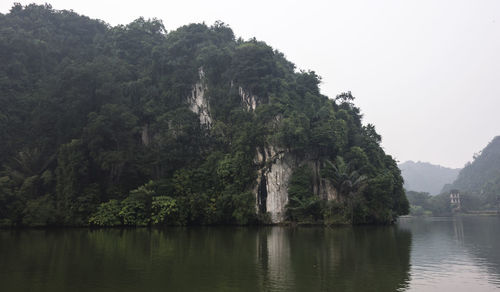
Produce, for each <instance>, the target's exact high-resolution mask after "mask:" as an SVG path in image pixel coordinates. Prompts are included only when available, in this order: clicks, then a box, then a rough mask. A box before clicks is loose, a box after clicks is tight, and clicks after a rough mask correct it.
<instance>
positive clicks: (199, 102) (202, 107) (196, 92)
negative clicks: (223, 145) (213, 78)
mask: <svg viewBox="0 0 500 292" xmlns="http://www.w3.org/2000/svg"><path fill="white" fill-rule="evenodd" d="M199 76H200V81H198V82H197V83H196V84H195V85H194V86H193V90H191V95H190V96H188V97H187V100H188V103H189V109H190V110H191V111H192V112H194V113H196V114H198V115H199V116H200V123H201V124H202V125H206V126H207V127H210V126H211V125H212V117H211V116H210V107H209V104H208V99H207V97H206V95H205V93H206V91H207V85H206V80H205V73H204V72H203V68H200V70H199Z"/></svg>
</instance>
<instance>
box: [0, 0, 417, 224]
mask: <svg viewBox="0 0 500 292" xmlns="http://www.w3.org/2000/svg"><path fill="white" fill-rule="evenodd" d="M0 52H1V53H0V64H2V66H0V141H1V143H0V225H4V226H11V225H14V226H19V225H29V226H44V225H71V226H80V225H98V226H115V225H129V226H137V225H155V224H175V225H185V224H248V223H256V222H264V223H265V222H283V221H300V222H304V221H307V222H326V223H385V222H392V221H393V220H394V219H395V218H396V217H397V216H398V215H400V214H404V213H406V212H407V211H408V202H407V200H406V197H405V195H404V191H403V186H402V184H403V181H402V178H401V175H400V171H399V169H398V167H397V165H396V162H395V161H394V160H393V159H392V157H391V156H389V155H386V154H385V153H384V151H383V150H382V149H381V147H380V141H381V137H380V136H379V135H378V134H377V133H376V131H375V128H374V126H372V125H366V126H363V125H362V123H361V114H360V110H359V108H357V107H356V106H355V105H354V104H353V99H354V98H353V97H352V95H351V94H350V93H343V94H340V95H339V96H338V97H337V98H336V99H329V98H327V97H326V96H324V95H322V94H321V93H320V91H319V88H318V84H319V83H320V78H319V77H318V76H317V75H316V74H315V73H314V72H311V71H308V72H305V71H297V70H296V69H295V66H294V64H292V63H291V62H289V61H287V60H286V59H285V57H284V55H283V54H282V53H280V52H277V51H275V50H273V49H272V48H271V47H269V46H268V45H266V44H265V43H264V42H261V41H257V40H255V39H251V40H248V41H244V40H242V39H236V38H235V36H234V34H233V31H232V30H231V29H230V28H229V27H228V26H227V25H225V24H223V23H220V22H216V23H215V24H214V25H212V26H206V25H205V24H190V25H186V26H183V27H181V28H179V29H177V30H175V31H171V32H166V31H165V29H164V26H163V24H162V22H161V21H159V20H157V19H152V20H145V19H143V18H139V19H137V20H135V21H133V22H132V23H130V24H128V25H120V26H115V27H112V26H110V25H108V24H106V23H104V22H102V21H99V20H92V19H89V18H88V17H85V16H81V15H78V14H76V13H74V12H72V11H58V10H54V9H52V8H51V7H50V6H49V5H45V6H37V5H29V6H26V7H23V6H21V5H20V4H15V5H14V6H13V8H12V9H11V11H10V12H9V13H8V14H0Z"/></svg>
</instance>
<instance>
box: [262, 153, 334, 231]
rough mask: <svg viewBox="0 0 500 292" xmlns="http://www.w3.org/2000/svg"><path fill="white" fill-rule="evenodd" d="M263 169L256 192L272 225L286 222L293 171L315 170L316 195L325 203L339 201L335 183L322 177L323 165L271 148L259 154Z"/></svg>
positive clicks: (314, 185)
mask: <svg viewBox="0 0 500 292" xmlns="http://www.w3.org/2000/svg"><path fill="white" fill-rule="evenodd" d="M255 160H256V161H255V162H256V163H257V164H259V165H262V166H263V167H262V168H261V169H260V170H259V174H258V178H257V187H256V188H255V189H254V194H255V198H256V209H257V212H259V213H261V214H262V213H268V214H269V217H270V219H271V222H272V223H280V222H284V221H285V219H286V205H287V204H288V183H289V180H290V177H291V176H292V174H293V170H294V169H296V168H297V167H300V166H302V165H307V166H309V167H310V168H311V169H312V170H313V181H314V183H313V192H314V194H315V195H317V196H319V197H320V198H321V199H323V200H336V199H337V192H336V191H335V188H333V186H332V185H331V183H330V182H329V181H327V180H325V179H323V178H321V176H320V172H319V171H320V162H319V161H314V160H311V159H307V158H299V157H297V156H296V155H295V154H293V153H290V152H288V151H285V150H281V149H277V148H275V147H272V146H269V147H265V148H264V149H260V150H258V151H257V155H256V159H255Z"/></svg>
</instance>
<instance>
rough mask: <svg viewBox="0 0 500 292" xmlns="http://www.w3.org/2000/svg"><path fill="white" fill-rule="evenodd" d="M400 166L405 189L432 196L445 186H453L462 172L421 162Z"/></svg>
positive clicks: (408, 162) (411, 162) (405, 163)
mask: <svg viewBox="0 0 500 292" xmlns="http://www.w3.org/2000/svg"><path fill="white" fill-rule="evenodd" d="M398 166H399V169H401V174H402V175H403V178H404V181H405V183H404V187H405V189H407V190H409V191H417V192H426V193H429V194H431V195H437V194H439V193H440V192H441V190H442V189H443V187H444V185H446V184H451V183H452V182H453V181H454V180H455V179H456V178H457V175H458V173H459V171H460V169H453V168H447V167H443V166H440V165H434V164H431V163H427V162H420V161H419V162H413V161H406V162H404V163H401V164H399V165H398Z"/></svg>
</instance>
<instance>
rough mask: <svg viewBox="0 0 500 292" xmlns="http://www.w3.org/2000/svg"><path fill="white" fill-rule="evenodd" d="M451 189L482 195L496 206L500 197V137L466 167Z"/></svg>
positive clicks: (475, 156) (494, 139)
mask: <svg viewBox="0 0 500 292" xmlns="http://www.w3.org/2000/svg"><path fill="white" fill-rule="evenodd" d="M448 188H449V189H458V190H460V191H462V192H467V193H470V194H471V195H480V196H481V197H482V198H483V199H484V200H490V201H491V202H490V203H491V204H492V205H496V201H497V197H499V196H500V136H497V137H495V138H493V140H492V141H491V142H490V143H489V144H488V145H487V146H486V147H485V148H484V149H483V150H482V151H481V152H480V153H478V154H476V155H474V160H473V161H472V162H471V163H468V164H467V165H465V167H464V168H463V169H462V170H461V171H460V173H459V175H458V177H457V179H456V180H455V181H454V182H453V184H452V185H451V186H448Z"/></svg>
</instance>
